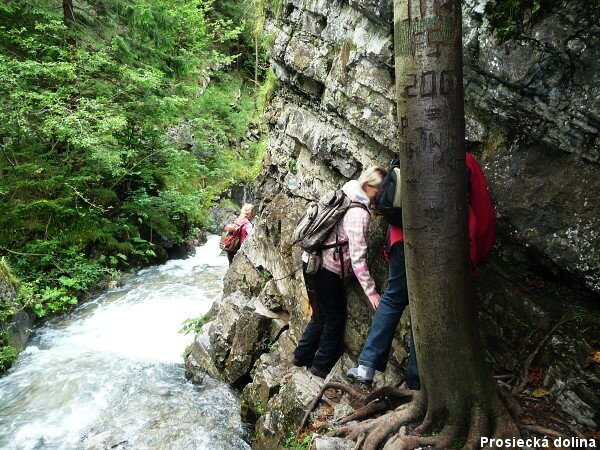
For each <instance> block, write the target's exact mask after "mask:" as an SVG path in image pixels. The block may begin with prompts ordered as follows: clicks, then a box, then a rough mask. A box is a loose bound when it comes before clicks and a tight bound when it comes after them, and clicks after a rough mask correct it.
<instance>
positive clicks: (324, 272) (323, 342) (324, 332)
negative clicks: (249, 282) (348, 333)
mask: <svg viewBox="0 0 600 450" xmlns="http://www.w3.org/2000/svg"><path fill="white" fill-rule="evenodd" d="M386 173H387V172H386V170H385V169H384V168H383V167H379V166H372V167H369V168H368V169H366V170H365V171H364V172H363V173H362V174H361V175H360V177H359V178H358V180H351V181H348V182H347V183H345V184H344V186H343V187H342V191H343V193H344V194H345V195H346V196H347V197H348V198H349V199H350V200H351V201H352V203H350V205H349V207H348V209H346V210H345V212H344V213H343V216H342V217H341V219H340V220H339V221H338V222H337V223H336V224H335V226H334V227H333V230H332V231H331V232H330V233H329V235H328V237H327V238H325V240H324V243H323V245H321V246H320V248H319V249H318V252H319V257H320V267H319V268H318V270H316V271H315V272H314V273H311V272H313V270H312V268H311V269H309V266H308V263H309V254H308V253H307V252H306V251H305V252H304V253H303V255H302V261H303V275H304V283H305V285H306V290H307V293H308V299H309V302H310V306H311V309H312V315H311V318H310V321H309V322H308V325H307V326H306V329H305V330H304V333H303V334H302V338H301V339H300V341H299V342H298V346H297V347H296V349H295V351H294V357H293V361H292V362H293V364H294V365H296V366H300V367H302V366H306V367H309V368H310V371H311V373H312V374H313V375H316V376H318V377H321V378H325V377H326V376H327V374H328V373H329V372H330V370H331V369H332V368H333V366H334V365H335V363H336V361H337V360H338V358H339V356H340V351H341V347H342V342H343V338H344V329H345V326H346V315H347V312H346V297H345V292H344V274H348V273H349V271H350V268H352V271H353V272H354V275H355V276H356V278H357V279H358V281H359V283H360V285H361V287H362V289H363V291H364V293H365V295H366V296H367V297H368V299H369V302H370V303H371V305H372V306H373V308H374V309H376V308H377V306H378V305H379V294H378V293H377V291H376V289H375V281H374V280H373V278H372V276H371V274H370V272H369V268H368V266H367V241H366V238H367V231H368V228H369V223H370V221H371V211H370V209H369V207H370V206H371V205H373V204H374V203H375V197H376V195H377V191H378V188H379V185H380V183H381V181H382V180H383V178H384V176H385V175H386ZM312 256H314V253H313V254H311V257H312Z"/></svg>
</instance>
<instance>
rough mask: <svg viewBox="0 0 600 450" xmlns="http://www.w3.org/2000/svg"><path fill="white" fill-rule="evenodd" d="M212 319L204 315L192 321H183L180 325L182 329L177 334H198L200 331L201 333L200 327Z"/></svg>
mask: <svg viewBox="0 0 600 450" xmlns="http://www.w3.org/2000/svg"><path fill="white" fill-rule="evenodd" d="M213 319H214V317H210V316H204V315H202V316H198V317H195V318H192V319H185V320H184V321H183V323H182V324H181V325H182V327H181V330H179V332H180V333H183V334H188V333H194V334H196V333H200V331H202V327H203V326H204V325H205V324H207V323H208V322H210V321H211V320H213Z"/></svg>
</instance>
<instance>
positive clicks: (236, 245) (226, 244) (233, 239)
mask: <svg viewBox="0 0 600 450" xmlns="http://www.w3.org/2000/svg"><path fill="white" fill-rule="evenodd" d="M241 237H242V225H240V224H238V223H237V222H235V221H234V222H231V223H228V224H227V225H225V226H224V227H223V233H222V234H221V242H219V247H221V250H223V251H224V252H235V251H238V250H239V249H240V245H242V243H241V242H240V240H241Z"/></svg>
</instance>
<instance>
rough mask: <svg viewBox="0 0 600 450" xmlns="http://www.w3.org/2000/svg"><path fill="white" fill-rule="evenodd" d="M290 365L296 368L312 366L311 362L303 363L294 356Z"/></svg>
mask: <svg viewBox="0 0 600 450" xmlns="http://www.w3.org/2000/svg"><path fill="white" fill-rule="evenodd" d="M292 364H293V365H295V366H296V367H307V368H308V367H310V366H312V362H307V361H303V360H301V359H299V358H297V357H296V356H294V357H293V358H292Z"/></svg>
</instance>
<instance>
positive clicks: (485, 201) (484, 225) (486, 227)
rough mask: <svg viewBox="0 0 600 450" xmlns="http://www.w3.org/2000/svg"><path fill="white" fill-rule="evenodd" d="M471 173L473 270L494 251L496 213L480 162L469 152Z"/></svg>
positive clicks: (468, 159) (470, 235)
mask: <svg viewBox="0 0 600 450" xmlns="http://www.w3.org/2000/svg"><path fill="white" fill-rule="evenodd" d="M467 171H468V172H469V182H470V189H469V241H470V254H471V263H472V264H473V269H475V268H476V267H477V264H479V263H481V262H482V261H484V260H485V259H486V258H487V256H488V255H489V254H490V253H491V251H492V250H493V249H494V243H495V241H496V212H495V211H494V206H493V204H492V199H491V197H490V192H489V190H488V185H487V182H486V181H485V176H484V175H483V170H481V166H480V165H479V162H477V160H476V159H475V157H474V156H473V155H471V154H470V153H468V152H467Z"/></svg>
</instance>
